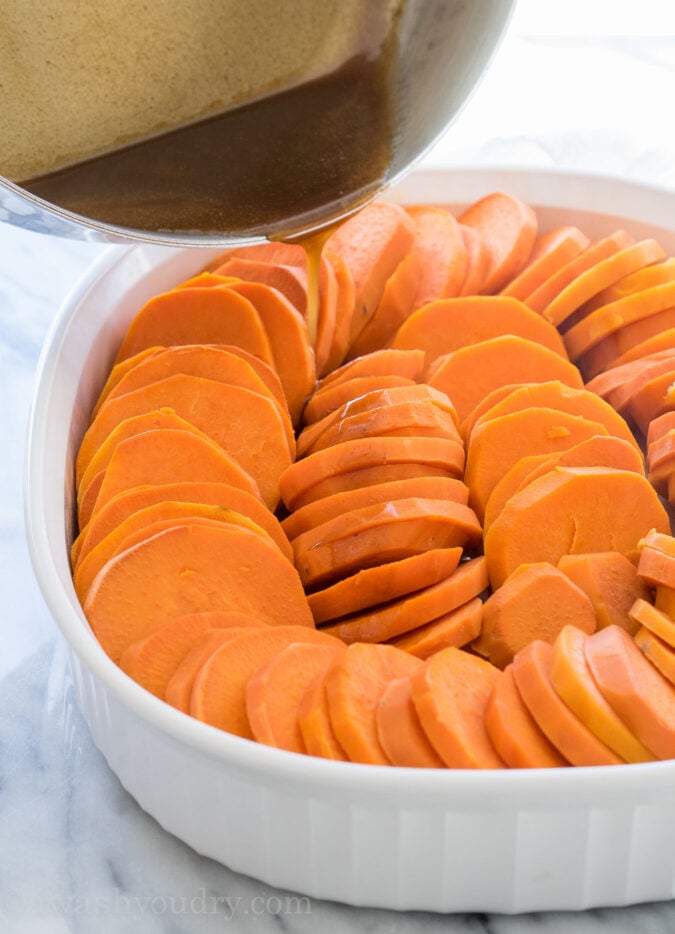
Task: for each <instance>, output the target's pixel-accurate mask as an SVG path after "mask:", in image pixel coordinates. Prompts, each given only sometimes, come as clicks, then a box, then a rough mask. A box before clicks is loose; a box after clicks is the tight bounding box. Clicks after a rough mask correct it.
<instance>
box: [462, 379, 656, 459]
mask: <svg viewBox="0 0 675 934" xmlns="http://www.w3.org/2000/svg"><path fill="white" fill-rule="evenodd" d="M542 407H546V408H549V409H555V410H556V411H558V412H569V414H570V415H582V416H583V417H584V418H587V419H589V420H590V421H592V422H600V424H601V425H604V426H605V428H606V429H607V431H608V432H609V434H610V435H614V436H615V437H616V438H622V439H623V440H624V441H628V442H629V443H630V444H631V445H632V446H633V447H634V448H635V449H636V450H637V451H640V453H641V448H640V445H639V444H638V442H637V441H636V439H635V436H634V435H633V433H632V431H631V430H630V428H629V427H628V425H627V424H626V421H625V419H623V418H622V417H621V416H620V415H618V414H617V412H616V411H615V409H614V408H612V406H611V405H609V404H608V403H607V402H606V401H605V400H604V399H601V398H599V397H598V396H597V394H596V393H594V392H591V391H590V390H588V389H573V388H572V387H571V386H566V385H565V384H564V383H561V382H560V381H559V380H551V381H550V382H546V383H525V384H524V385H521V386H514V387H513V388H512V389H511V390H510V391H509V392H508V393H505V395H504V396H503V397H502V398H501V399H495V403H494V405H492V406H491V407H490V408H489V409H487V411H486V412H485V413H484V414H482V415H480V416H479V417H478V418H477V419H476V420H475V421H474V422H473V428H476V427H477V426H478V425H481V424H483V423H484V422H486V421H489V419H491V418H497V417H498V416H500V415H509V414H510V413H511V412H518V411H520V410H521V409H526V408H542ZM474 411H475V410H474ZM472 430H473V429H472Z"/></svg>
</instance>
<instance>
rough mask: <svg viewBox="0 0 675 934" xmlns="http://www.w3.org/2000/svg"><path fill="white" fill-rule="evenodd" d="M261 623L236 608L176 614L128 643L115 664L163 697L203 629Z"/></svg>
mask: <svg viewBox="0 0 675 934" xmlns="http://www.w3.org/2000/svg"><path fill="white" fill-rule="evenodd" d="M263 625H264V623H262V622H261V621H260V620H258V619H257V618H255V617H253V616H247V615H246V614H245V613H240V612H238V611H237V610H227V611H222V610H221V611H219V612H212V613H193V614H191V615H189V616H178V617H176V618H175V619H171V620H169V621H168V622H167V623H165V624H164V625H163V626H160V627H159V629H155V630H154V632H151V633H150V634H149V635H147V636H145V637H144V638H142V639H139V640H138V642H134V643H133V644H132V645H130V646H128V647H127V648H126V649H125V650H124V652H123V653H122V655H121V656H120V661H119V666H120V668H121V669H122V671H123V672H125V674H127V675H129V677H130V678H133V679H134V681H136V682H137V683H138V684H140V685H141V687H144V688H145V689H146V691H150V693H151V694H154V695H155V697H159V698H160V699H162V700H163V699H164V697H165V694H166V688H167V685H168V683H169V681H170V680H171V678H172V676H173V674H174V672H175V671H176V669H177V668H178V666H179V665H180V663H181V662H182V660H183V658H184V657H185V656H186V655H187V653H188V652H189V651H190V649H191V648H192V647H193V645H194V644H195V642H197V640H198V639H200V637H201V636H203V635H204V633H205V632H207V631H209V630H213V629H226V630H228V631H232V630H235V629H236V630H240V629H242V628H244V627H251V626H263Z"/></svg>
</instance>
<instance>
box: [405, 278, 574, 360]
mask: <svg viewBox="0 0 675 934" xmlns="http://www.w3.org/2000/svg"><path fill="white" fill-rule="evenodd" d="M504 334H512V335H516V336H518V337H523V338H525V339H527V340H530V341H533V342H534V343H537V344H541V345H542V346H543V347H548V349H549V350H551V351H553V353H557V354H559V355H560V356H562V357H565V358H566V357H567V352H566V350H565V345H564V344H563V341H562V338H561V337H560V335H559V334H558V332H557V331H556V329H555V328H554V327H553V325H551V324H549V323H548V322H547V321H545V320H544V319H543V318H542V317H541V315H538V314H537V313H536V312H534V311H532V310H531V309H530V308H528V307H527V305H523V303H522V302H520V301H518V299H516V298H506V297H505V296H501V295H490V296H487V295H482V296H471V297H468V298H448V299H444V300H441V301H435V302H431V303H429V304H428V305H423V306H422V307H421V308H419V309H418V310H417V311H415V312H413V314H411V315H410V317H409V318H408V319H407V320H406V321H405V322H404V323H403V324H402V325H401V327H400V328H399V329H398V331H397V333H396V335H395V337H394V339H393V341H392V343H391V346H392V347H394V348H398V349H400V350H413V349H419V350H423V351H424V353H425V360H426V365H427V367H428V366H429V365H430V364H431V363H433V361H434V360H436V359H437V358H438V357H440V356H442V355H443V354H447V353H452V352H453V351H455V350H459V349H460V348H461V347H468V346H470V345H471V344H478V343H480V342H481V341H485V340H489V339H490V338H493V337H500V336H502V335H504Z"/></svg>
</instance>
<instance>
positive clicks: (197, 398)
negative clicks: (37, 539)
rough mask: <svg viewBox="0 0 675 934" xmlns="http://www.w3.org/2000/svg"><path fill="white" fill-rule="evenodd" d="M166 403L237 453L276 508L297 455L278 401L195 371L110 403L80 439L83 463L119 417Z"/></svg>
mask: <svg viewBox="0 0 675 934" xmlns="http://www.w3.org/2000/svg"><path fill="white" fill-rule="evenodd" d="M163 405H168V406H169V407H170V408H173V409H174V411H176V413H177V414H178V415H180V416H181V417H185V418H187V420H188V421H190V423H191V424H192V425H194V426H195V427H196V428H198V429H199V430H200V431H203V432H204V433H205V434H206V435H208V436H209V438H211V439H212V440H213V441H214V442H215V443H216V444H218V445H220V446H221V447H222V448H223V449H224V450H225V451H226V452H227V453H228V454H230V455H231V456H232V457H234V459H235V460H237V461H238V462H239V463H240V464H241V465H242V467H243V468H244V470H246V471H247V472H248V473H250V475H251V476H252V477H253V478H254V480H255V481H256V483H257V484H258V487H259V489H260V494H261V496H262V497H263V499H264V501H265V502H266V503H267V504H268V505H269V506H270V508H272V509H274V508H275V507H276V505H277V502H278V499H279V491H278V483H279V476H280V475H281V474H282V473H283V471H284V470H285V469H286V467H288V466H289V465H290V463H291V462H292V460H293V456H294V451H292V450H290V449H289V446H288V437H287V433H286V428H285V427H284V421H283V418H282V416H281V415H280V413H279V409H278V406H277V405H276V403H274V402H272V401H271V400H270V399H269V397H267V396H262V395H259V394H258V393H255V392H251V391H250V390H249V389H242V388H241V387H239V386H231V385H229V384H226V383H218V382H216V381H215V380H210V379H202V378H201V377H196V376H185V375H182V374H177V375H175V376H170V377H168V378H167V379H163V380H158V381H157V382H156V383H152V384H151V385H150V386H144V387H143V388H142V389H137V390H135V391H134V392H128V393H126V394H125V395H124V396H120V397H119V398H117V399H110V400H109V401H108V402H106V403H105V405H104V406H102V407H101V409H100V410H99V413H98V415H97V416H96V418H95V419H94V421H93V422H92V424H91V425H90V427H89V428H88V430H87V432H86V433H85V436H84V438H83V439H82V445H81V447H80V452H79V454H78V464H79V465H80V468H81V469H83V468H86V465H87V464H88V462H89V460H90V459H91V457H92V456H93V453H94V451H95V450H96V448H97V447H98V445H99V444H100V443H101V442H102V441H103V440H105V438H106V437H107V436H108V435H109V434H110V432H111V431H112V430H113V429H114V428H115V427H116V426H117V425H118V424H119V423H120V421H123V420H124V419H125V418H130V417H131V416H133V415H141V414H143V413H144V412H148V411H154V410H155V409H157V408H159V407H161V406H163ZM176 479H178V478H176ZM186 479H187V478H186ZM203 479H206V478H203Z"/></svg>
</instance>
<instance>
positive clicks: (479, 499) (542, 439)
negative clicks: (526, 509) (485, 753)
mask: <svg viewBox="0 0 675 934" xmlns="http://www.w3.org/2000/svg"><path fill="white" fill-rule="evenodd" d="M595 435H605V436H606V435H608V431H607V429H606V428H605V426H604V425H601V424H600V423H599V422H595V421H589V419H587V418H584V417H583V416H582V415H570V414H568V413H567V412H558V411H556V410H555V409H549V408H546V407H541V408H534V409H521V410H520V411H517V412H512V413H511V414H509V415H502V416H500V417H499V418H493V419H490V420H489V421H486V422H485V423H484V424H483V425H481V427H480V428H478V427H476V428H474V430H473V432H472V434H471V443H470V444H469V449H468V451H467V458H466V470H465V473H464V482H465V483H466V485H467V486H468V487H469V503H470V504H471V506H472V507H473V509H474V510H475V511H476V515H478V516H479V518H481V519H482V518H483V516H484V515H485V508H486V506H487V503H488V500H489V498H490V494H491V493H492V491H493V490H494V488H495V486H496V485H497V483H498V481H499V479H500V478H501V477H503V476H504V474H505V473H506V472H507V471H508V470H509V469H510V468H511V467H512V466H513V465H514V464H516V463H517V462H518V461H519V460H520V458H521V457H526V456H527V455H530V454H555V453H557V452H559V451H566V450H569V448H571V447H574V445H576V444H579V443H580V442H581V441H586V440H588V439H589V438H592V437H594V436H595Z"/></svg>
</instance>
